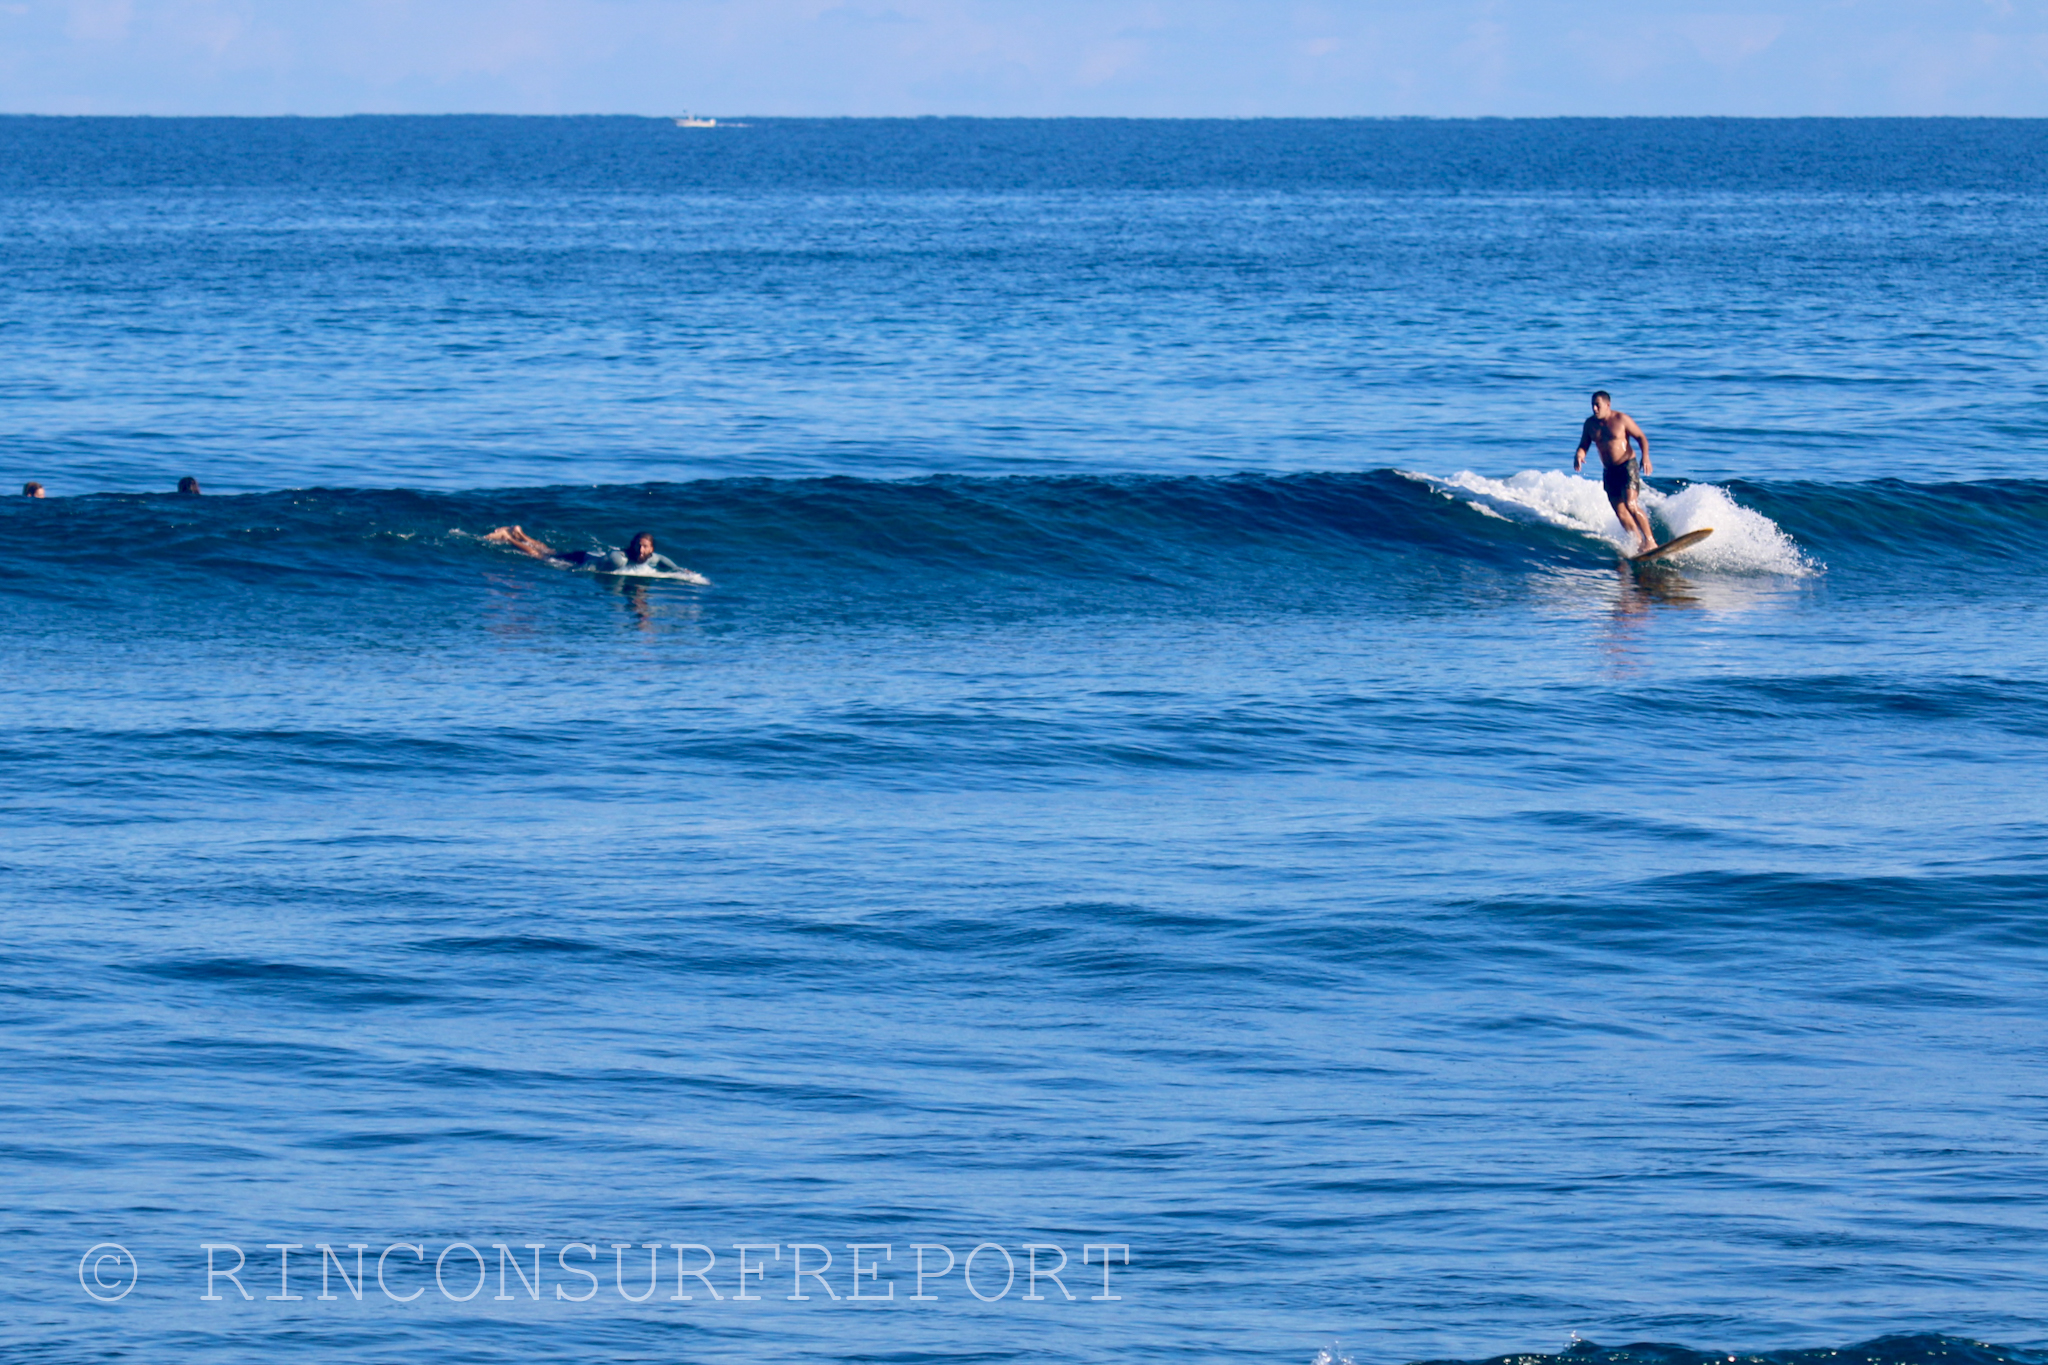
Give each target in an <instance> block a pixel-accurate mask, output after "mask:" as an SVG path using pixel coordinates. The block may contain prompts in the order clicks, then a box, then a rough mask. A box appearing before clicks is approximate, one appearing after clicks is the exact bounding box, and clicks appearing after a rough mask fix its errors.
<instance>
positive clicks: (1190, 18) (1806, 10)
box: [0, 0, 2048, 117]
mask: <svg viewBox="0 0 2048 1365" xmlns="http://www.w3.org/2000/svg"><path fill="white" fill-rule="evenodd" d="M684 110H691V111H702V112H708V113H713V114H723V115H728V116H731V115H741V114H820V115H834V114H854V115H877V114H980V115H1018V114H1025V115H1073V114H1108V115H1164V116H1197V115H1359V114H1366V115H1385V114H1434V115H1475V114H1500V115H1548V114H1749V115H1788V114H1997V115H2028V116H2037V117H2038V116H2048V0H1697V3H1690V2H1689V0H1634V2H1633V3H1619V2H1618V0H1581V2H1576V3H1575V2H1573V0H1371V2H1364V0H1308V2H1306V3H1298V4H1297V3H1288V2H1287V0H1278V2H1277V3H1250V2H1249V0H1092V2H1088V3H1082V2H1079V0H860V2H858V3H836V2H834V0H332V2H331V3H330V2H328V0H0V112H11V113H148V114H288V113H289V114H345V113H365V112H369V113H377V112H401V113H441V112H502V113H641V114H666V113H679V112H682V111H684Z"/></svg>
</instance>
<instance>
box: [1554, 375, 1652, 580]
mask: <svg viewBox="0 0 2048 1365" xmlns="http://www.w3.org/2000/svg"><path fill="white" fill-rule="evenodd" d="M1630 441H1634V442H1635V443H1636V444H1637V445H1638V446H1640V447H1641V448H1642V452H1643V453H1642V458H1641V460H1640V464H1641V465H1642V468H1641V469H1640V470H1639V469H1637V467H1636V466H1637V464H1638V463H1639V461H1638V460H1637V458H1636V455H1635V452H1633V451H1631V450H1630V449H1629V448H1628V443H1629V442H1630ZM1588 446H1593V447H1597V448H1598V449H1599V451H1600V463H1601V465H1602V466H1603V468H1602V469H1601V471H1600V482H1601V484H1602V485H1603V486H1604V487H1605V488H1606V489H1607V501H1608V502H1610V503H1612V504H1613V505H1614V515H1615V516H1617V517H1619V518H1620V519H1621V529H1622V530H1624V531H1626V532H1628V533H1629V534H1630V535H1632V536H1634V537H1635V538H1636V539H1637V540H1639V541H1641V542H1642V543H1641V544H1640V545H1638V546H1637V547H1636V548H1637V550H1638V551H1639V552H1641V553H1644V554H1647V553H1649V552H1650V551H1651V550H1654V549H1656V548H1657V537H1656V535H1655V534H1654V533H1652V532H1651V530H1650V518H1649V516H1648V515H1647V514H1646V513H1645V512H1644V511H1643V505H1642V502H1641V501H1640V500H1639V499H1640V495H1641V493H1642V491H1643V475H1645V474H1648V473H1650V472H1651V470H1650V438H1649V437H1647V436H1645V435H1643V429H1642V428H1641V427H1639V426H1637V425H1636V419H1635V418H1633V417H1631V416H1629V415H1628V414H1627V413H1625V412H1616V411H1615V410H1614V400H1613V399H1612V398H1610V397H1609V396H1608V393H1607V390H1605V389H1602V390H1600V391H1599V392H1598V393H1596V394H1594V395H1593V415H1592V416H1591V417H1588V418H1587V419H1586V424H1585V425H1584V426H1583V427H1580V428H1579V453H1578V454H1576V455H1574V456H1573V457H1572V468H1573V469H1574V470H1577V469H1582V468H1584V467H1585V463H1586V448H1587V447H1588Z"/></svg>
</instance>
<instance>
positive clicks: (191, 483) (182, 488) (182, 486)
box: [178, 474, 199, 494]
mask: <svg viewBox="0 0 2048 1365" xmlns="http://www.w3.org/2000/svg"><path fill="white" fill-rule="evenodd" d="M178 491H179V492H180V493H193V494H196V493H198V491H199V480H197V479H195V478H193V477H192V476H191V475H190V474H187V475H186V476H185V477H184V478H182V479H180V480H178Z"/></svg>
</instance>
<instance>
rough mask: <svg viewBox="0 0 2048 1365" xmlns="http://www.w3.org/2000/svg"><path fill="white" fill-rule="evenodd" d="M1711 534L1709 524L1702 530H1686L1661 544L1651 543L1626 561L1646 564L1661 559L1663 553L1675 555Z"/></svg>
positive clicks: (1711, 530)
mask: <svg viewBox="0 0 2048 1365" xmlns="http://www.w3.org/2000/svg"><path fill="white" fill-rule="evenodd" d="M1712 534H1714V528H1713V527H1711V526H1709V527H1707V528H1706V529H1705V530H1703V531H1687V532H1686V533H1685V534H1684V535H1682V536H1679V537H1678V538H1677V539H1675V540H1667V541H1665V542H1664V543H1663V544H1662V545H1653V546H1651V547H1650V548H1649V549H1647V550H1645V551H1643V552H1642V553H1641V554H1639V555H1630V556H1629V557H1628V562H1629V563H1631V564H1648V563H1649V562H1650V561H1652V560H1655V559H1662V558H1663V557H1664V556H1665V555H1675V554H1677V553H1678V552H1679V551H1680V550H1684V549H1688V548H1690V547H1692V546H1694V545H1697V544H1699V543H1700V542H1701V541H1703V540H1705V539H1706V538H1707V537H1708V536H1710V535H1712Z"/></svg>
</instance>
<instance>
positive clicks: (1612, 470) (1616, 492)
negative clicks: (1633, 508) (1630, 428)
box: [1600, 456, 1643, 507]
mask: <svg viewBox="0 0 2048 1365" xmlns="http://www.w3.org/2000/svg"><path fill="white" fill-rule="evenodd" d="M1600 482H1601V483H1602V484H1603V485H1605V487H1606V489H1607V500H1608V501H1609V502H1611V503H1613V504H1615V505H1616V506H1617V507H1618V506H1620V505H1621V504H1622V503H1625V502H1634V501H1635V500H1636V494H1638V493H1640V492H1642V491H1643V476H1642V474H1641V473H1640V472H1639V471H1638V470H1637V469H1636V462H1635V457H1634V456H1630V457H1629V458H1628V459H1626V460H1624V461H1622V462H1621V463H1620V464H1611V465H1606V466H1604V467H1603V468H1602V469H1601V470H1600Z"/></svg>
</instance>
